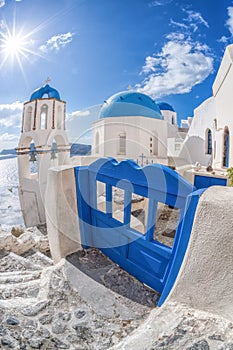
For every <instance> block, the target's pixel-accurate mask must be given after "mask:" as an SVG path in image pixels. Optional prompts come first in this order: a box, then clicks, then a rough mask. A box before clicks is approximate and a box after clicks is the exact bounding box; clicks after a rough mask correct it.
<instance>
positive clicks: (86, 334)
mask: <svg viewBox="0 0 233 350" xmlns="http://www.w3.org/2000/svg"><path fill="white" fill-rule="evenodd" d="M73 328H74V329H75V331H76V335H77V336H78V337H79V338H80V339H81V340H82V341H85V342H91V341H92V339H93V336H92V330H91V328H89V327H86V326H84V325H80V324H75V325H73Z"/></svg>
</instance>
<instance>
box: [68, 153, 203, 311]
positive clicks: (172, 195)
mask: <svg viewBox="0 0 233 350" xmlns="http://www.w3.org/2000/svg"><path fill="white" fill-rule="evenodd" d="M75 179H76V190H77V203H78V215H79V222H80V232H81V240H82V245H83V246H84V247H86V248H88V247H97V248H99V249H100V250H101V251H102V252H103V253H104V254H105V255H107V256H108V257H109V258H111V259H112V260H113V261H114V262H116V263H117V264H118V265H119V266H121V267H122V268H123V269H125V270H126V271H128V272H129V273H130V274H132V275H133V276H135V277H136V278H138V279H139V280H140V281H141V282H143V283H145V284H146V285H148V286H150V287H151V288H153V289H155V290H156V291H158V292H160V293H161V296H160V300H159V305H161V304H162V303H163V302H164V300H165V299H166V297H167V295H168V294H169V292H170V290H171V288H172V286H173V284H174V282H175V279H176V277H177V274H178V272H179V269H180V266H181V263H182V261H183V257H184V254H185V251H186V248H187V244H188V241H189V236H190V233H191V229H192V224H193V219H194V215H195V211H196V206H197V203H198V200H199V196H200V195H201V193H202V192H203V190H198V191H195V187H194V186H193V185H191V184H190V183H189V182H187V181H186V180H185V179H184V178H183V177H182V176H180V175H179V174H178V173H176V172H175V171H174V170H171V169H170V168H168V167H166V166H163V165H159V164H153V165H148V166H146V167H144V168H140V167H139V166H138V165H137V164H136V163H134V162H133V161H130V160H127V161H123V162H121V163H118V162H117V161H116V160H114V159H106V158H102V159H99V160H97V161H95V162H94V163H92V164H91V165H89V166H88V167H76V168H75ZM97 182H100V183H102V186H105V192H106V210H105V211H102V210H100V209H98V205H97V200H98V198H97V197H98V196H97ZM113 186H114V187H117V188H120V189H122V190H123V191H124V219H123V222H120V221H119V220H116V219H115V218H114V217H113V205H112V204H113V194H112V187H113ZM133 193H135V194H137V195H140V196H143V197H146V198H148V199H149V204H148V216H147V223H146V232H145V234H142V233H140V232H138V231H137V230H135V229H134V228H132V227H131V226H130V218H131V205H132V194H133ZM158 202H161V203H164V204H167V205H168V206H172V207H174V208H179V209H180V215H179V220H178V225H177V228H176V234H175V238H174V243H173V246H172V248H170V247H168V246H166V245H164V244H162V243H160V242H158V241H156V240H155V239H154V231H155V227H156V213H157V206H158Z"/></svg>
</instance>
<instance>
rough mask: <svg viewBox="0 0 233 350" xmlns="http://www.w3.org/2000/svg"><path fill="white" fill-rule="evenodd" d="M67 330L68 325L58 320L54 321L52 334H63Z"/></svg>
mask: <svg viewBox="0 0 233 350" xmlns="http://www.w3.org/2000/svg"><path fill="white" fill-rule="evenodd" d="M65 329H66V325H65V324H64V323H62V322H59V321H58V320H56V321H54V323H53V324H52V332H53V333H55V334H62V333H64V331H65Z"/></svg>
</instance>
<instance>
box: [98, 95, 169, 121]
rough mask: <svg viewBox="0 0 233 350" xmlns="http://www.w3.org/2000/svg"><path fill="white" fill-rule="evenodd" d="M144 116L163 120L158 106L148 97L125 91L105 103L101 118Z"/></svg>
mask: <svg viewBox="0 0 233 350" xmlns="http://www.w3.org/2000/svg"><path fill="white" fill-rule="evenodd" d="M130 116H143V117H147V118H154V119H161V120H162V119H163V116H162V114H161V112H160V109H159V107H158V105H157V104H156V103H155V102H154V101H153V100H152V99H151V98H150V97H149V96H147V95H145V94H141V93H139V92H134V91H123V92H119V93H117V94H115V95H113V96H111V97H110V98H109V99H108V100H107V101H105V102H104V104H103V106H102V108H101V110H100V114H99V118H100V119H103V118H112V117H130Z"/></svg>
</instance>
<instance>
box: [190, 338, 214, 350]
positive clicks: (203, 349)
mask: <svg viewBox="0 0 233 350" xmlns="http://www.w3.org/2000/svg"><path fill="white" fill-rule="evenodd" d="M186 350H210V347H209V344H208V343H207V341H206V340H205V339H203V340H200V341H199V342H197V343H194V344H193V345H192V346H190V347H189V348H186Z"/></svg>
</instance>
